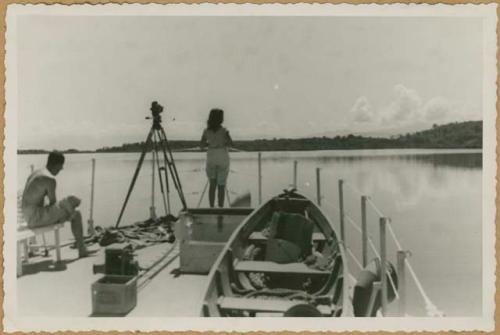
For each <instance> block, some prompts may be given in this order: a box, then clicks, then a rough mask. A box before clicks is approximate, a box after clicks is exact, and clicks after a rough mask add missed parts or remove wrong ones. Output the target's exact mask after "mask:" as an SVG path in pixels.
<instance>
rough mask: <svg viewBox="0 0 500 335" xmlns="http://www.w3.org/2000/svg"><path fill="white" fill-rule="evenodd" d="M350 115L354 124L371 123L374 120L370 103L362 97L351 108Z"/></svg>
mask: <svg viewBox="0 0 500 335" xmlns="http://www.w3.org/2000/svg"><path fill="white" fill-rule="evenodd" d="M351 115H352V116H353V120H354V122H357V123H366V122H373V121H374V119H375V114H374V113H373V110H372V107H371V105H370V102H369V101H368V99H367V98H366V97H364V96H362V97H359V98H358V100H356V102H355V103H354V106H352V108H351Z"/></svg>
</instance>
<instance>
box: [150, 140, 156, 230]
mask: <svg viewBox="0 0 500 335" xmlns="http://www.w3.org/2000/svg"><path fill="white" fill-rule="evenodd" d="M155 157H156V155H155V149H154V148H153V166H152V170H153V174H152V175H151V207H149V217H150V218H151V219H153V220H155V219H156V208H155V173H156V159H155Z"/></svg>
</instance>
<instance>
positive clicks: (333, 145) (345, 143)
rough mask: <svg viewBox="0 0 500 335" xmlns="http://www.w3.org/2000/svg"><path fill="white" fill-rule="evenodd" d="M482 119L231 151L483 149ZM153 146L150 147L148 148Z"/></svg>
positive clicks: (245, 145)
mask: <svg viewBox="0 0 500 335" xmlns="http://www.w3.org/2000/svg"><path fill="white" fill-rule="evenodd" d="M482 133H483V132H482V121H466V122H460V123H458V122H455V123H449V124H446V125H439V126H438V125H434V126H433V127H432V128H431V129H428V130H424V131H420V132H416V133H413V134H405V135H399V136H397V137H391V138H378V137H364V136H356V135H352V134H351V135H347V136H336V137H333V138H332V137H308V138H297V139H291V138H279V139H276V138H275V139H270V140H269V139H257V140H245V141H234V147H235V148H236V150H234V151H244V152H259V151H261V152H267V151H320V150H373V149H482V135H483V134H482ZM169 144H170V147H171V149H172V151H173V152H202V150H200V149H198V148H197V147H198V145H199V141H194V140H170V141H169ZM143 149H144V142H136V143H126V144H122V145H121V146H115V147H104V148H99V149H97V150H78V149H68V150H60V152H62V153H65V154H79V153H123V152H130V153H134V152H135V153H139V152H141V151H142V150H143ZM152 149H153V148H152V146H149V147H148V148H147V150H148V151H151V150H152ZM49 152H50V150H45V149H20V150H17V153H18V154H19V155H26V154H47V153H49Z"/></svg>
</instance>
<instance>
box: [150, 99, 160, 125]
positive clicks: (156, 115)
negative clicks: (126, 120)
mask: <svg viewBox="0 0 500 335" xmlns="http://www.w3.org/2000/svg"><path fill="white" fill-rule="evenodd" d="M150 110H151V115H152V116H153V122H154V123H155V124H159V123H160V122H161V116H160V114H161V113H163V106H162V105H160V104H159V103H158V101H153V102H152V103H151V108H150ZM146 119H150V118H149V117H147V118H146Z"/></svg>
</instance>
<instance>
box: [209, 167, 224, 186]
mask: <svg viewBox="0 0 500 335" xmlns="http://www.w3.org/2000/svg"><path fill="white" fill-rule="evenodd" d="M206 172H207V177H208V179H215V180H216V181H217V185H226V181H227V176H228V175H229V166H228V165H226V166H222V165H218V164H207V166H206Z"/></svg>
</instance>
